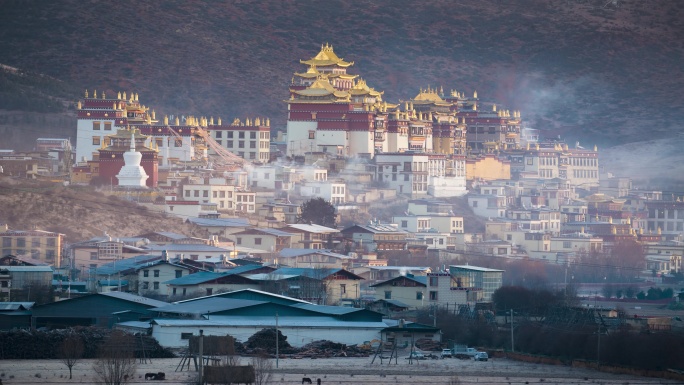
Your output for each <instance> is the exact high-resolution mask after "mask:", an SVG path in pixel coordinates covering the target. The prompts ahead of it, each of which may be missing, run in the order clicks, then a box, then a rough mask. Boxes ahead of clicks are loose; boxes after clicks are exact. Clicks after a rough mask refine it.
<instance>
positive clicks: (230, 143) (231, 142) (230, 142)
mask: <svg viewBox="0 0 684 385" xmlns="http://www.w3.org/2000/svg"><path fill="white" fill-rule="evenodd" d="M233 146H234V144H233V141H232V140H228V141H226V147H233Z"/></svg>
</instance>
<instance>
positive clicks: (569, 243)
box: [563, 241, 572, 249]
mask: <svg viewBox="0 0 684 385" xmlns="http://www.w3.org/2000/svg"><path fill="white" fill-rule="evenodd" d="M571 247H572V242H570V241H563V248H564V249H569V248H571Z"/></svg>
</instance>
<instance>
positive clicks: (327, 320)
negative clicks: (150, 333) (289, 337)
mask: <svg viewBox="0 0 684 385" xmlns="http://www.w3.org/2000/svg"><path fill="white" fill-rule="evenodd" d="M153 322H154V323H155V324H157V325H159V326H162V327H170V326H171V327H172V326H176V327H181V326H188V327H197V326H255V327H275V322H276V321H275V316H273V317H239V316H209V319H166V318H155V319H154V320H153ZM278 326H279V327H312V328H372V329H374V328H379V329H384V328H386V327H387V324H385V323H384V322H368V321H364V322H354V321H341V320H338V319H335V318H333V317H311V316H303V317H283V316H281V317H278Z"/></svg>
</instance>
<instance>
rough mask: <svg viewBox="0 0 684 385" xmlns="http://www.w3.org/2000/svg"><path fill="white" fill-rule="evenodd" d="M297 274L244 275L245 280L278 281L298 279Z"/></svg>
mask: <svg viewBox="0 0 684 385" xmlns="http://www.w3.org/2000/svg"><path fill="white" fill-rule="evenodd" d="M299 276H300V275H299V274H275V273H260V274H248V275H245V277H246V278H249V279H251V280H254V281H280V280H283V279H290V278H296V277H299Z"/></svg>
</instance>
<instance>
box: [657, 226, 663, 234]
mask: <svg viewBox="0 0 684 385" xmlns="http://www.w3.org/2000/svg"><path fill="white" fill-rule="evenodd" d="M662 234H663V229H661V228H660V227H658V235H662Z"/></svg>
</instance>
